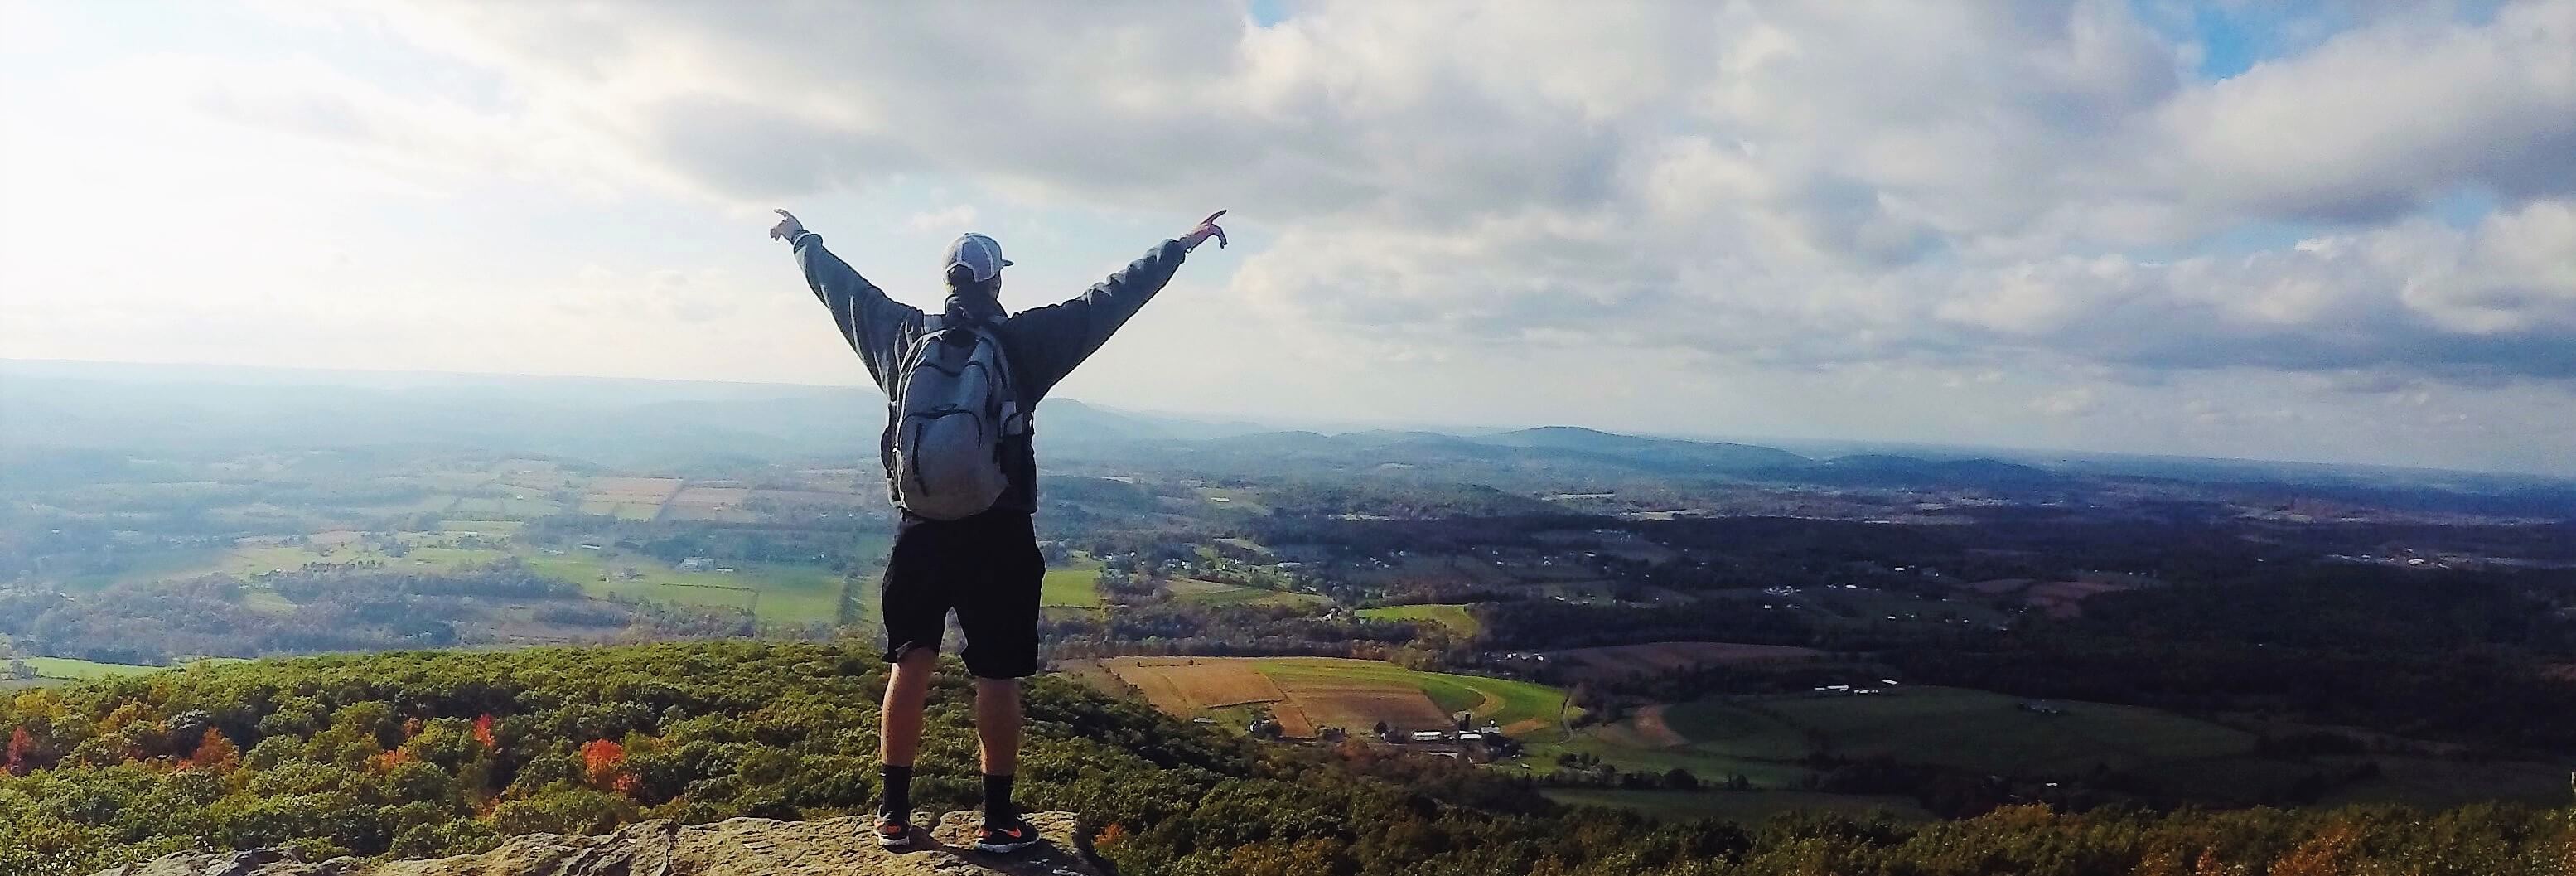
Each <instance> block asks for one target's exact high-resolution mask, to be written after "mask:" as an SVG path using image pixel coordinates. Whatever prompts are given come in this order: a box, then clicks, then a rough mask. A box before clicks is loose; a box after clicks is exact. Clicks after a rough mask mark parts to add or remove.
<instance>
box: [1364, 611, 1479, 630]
mask: <svg viewBox="0 0 2576 876" xmlns="http://www.w3.org/2000/svg"><path fill="white" fill-rule="evenodd" d="M1360 616H1361V617H1364V618H1368V619H1370V620H1388V621H1428V622H1430V623H1435V624H1439V625H1441V626H1444V627H1448V628H1449V629H1450V631H1452V632H1455V633H1457V634H1459V635H1462V636H1473V635H1475V634H1476V633H1477V632H1478V631H1481V630H1483V629H1484V625H1483V624H1479V623H1477V622H1476V616H1475V615H1474V614H1472V613H1470V612H1468V611H1467V606H1465V605H1459V604H1439V603H1434V604H1430V605H1390V606H1386V607H1384V608H1363V609H1360Z"/></svg>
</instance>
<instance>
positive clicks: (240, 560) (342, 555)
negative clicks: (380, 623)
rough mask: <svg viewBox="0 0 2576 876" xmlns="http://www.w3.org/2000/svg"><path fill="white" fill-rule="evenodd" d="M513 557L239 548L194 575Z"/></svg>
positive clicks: (440, 564)
mask: <svg viewBox="0 0 2576 876" xmlns="http://www.w3.org/2000/svg"><path fill="white" fill-rule="evenodd" d="M509 555H510V553H509V552H508V551H503V550H495V549H491V548H412V549H411V550H409V551H408V552H406V553H405V554H404V555H403V556H399V557H396V556H392V555H389V554H386V553H384V552H383V551H378V550H375V549H372V548H361V547H358V546H357V545H354V544H347V545H339V546H336V547H328V548H325V547H322V546H307V547H288V546H272V547H237V548H231V549H227V550H225V551H224V552H223V554H222V556H221V557H220V558H218V559H217V560H216V561H215V563H214V565H213V566H212V567H211V568H198V569H194V570H191V572H190V573H191V574H205V573H208V572H221V573H224V574H231V575H256V574H259V573H261V572H273V571H289V572H292V571H295V570H297V569H301V568H304V565H305V564H306V563H328V564H331V565H346V564H349V563H355V562H360V561H368V560H372V561H375V562H380V563H383V564H384V565H385V569H386V570H388V571H395V570H401V569H406V568H420V567H424V566H430V567H436V568H440V569H453V568H457V567H459V566H467V565H473V564H476V563H489V562H493V561H495V560H500V559H504V558H507V557H508V556H509ZM164 577H184V576H183V575H169V576H164Z"/></svg>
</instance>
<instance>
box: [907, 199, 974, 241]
mask: <svg viewBox="0 0 2576 876" xmlns="http://www.w3.org/2000/svg"><path fill="white" fill-rule="evenodd" d="M903 224H904V227H906V228H910V229H912V230H914V231H932V232H940V233H949V234H954V233H963V232H964V231H966V229H967V227H968V226H971V225H974V224H975V208H974V206H972V205H969V204H956V205H953V206H948V207H942V208H940V209H937V210H926V211H923V212H920V213H914V214H912V216H911V217H909V218H906V219H905V220H903Z"/></svg>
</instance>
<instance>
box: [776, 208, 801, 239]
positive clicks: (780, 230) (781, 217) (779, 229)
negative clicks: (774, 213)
mask: <svg viewBox="0 0 2576 876" xmlns="http://www.w3.org/2000/svg"><path fill="white" fill-rule="evenodd" d="M803 233H805V223H803V222H798V221H796V214H794V213H790V212H787V211H785V210H780V211H778V224H776V225H772V226H769V239H771V240H787V241H793V240H795V239H796V235H799V234H803Z"/></svg>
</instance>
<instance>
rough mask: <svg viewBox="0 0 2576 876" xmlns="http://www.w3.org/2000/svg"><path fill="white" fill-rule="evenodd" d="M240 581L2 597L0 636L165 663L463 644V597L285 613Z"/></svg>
mask: <svg viewBox="0 0 2576 876" xmlns="http://www.w3.org/2000/svg"><path fill="white" fill-rule="evenodd" d="M243 589H244V588H243V583H242V581H241V579H238V578H234V577H232V576H229V575H209V576H205V577H200V578H193V579H187V580H181V581H172V582H167V583H153V584H120V585H116V586H113V587H109V588H107V589H105V590H101V591H99V592H97V593H94V594H83V595H81V596H80V597H78V598H74V597H70V596H66V595H64V594H62V593H60V592H56V591H24V590H22V591H13V592H10V593H7V594H5V595H0V635H7V636H9V637H11V638H15V639H18V640H20V641H22V642H24V643H25V644H26V649H27V650H30V651H34V652H36V653H41V654H50V655H55V656H62V657H79V658H82V659H87V660H97V661H101V662H106V663H137V664H145V665H159V664H165V663H168V662H170V661H171V660H173V659H177V658H181V657H256V656H260V655H263V654H279V653H287V654H293V653H306V652H315V651H356V650H384V649H388V648H406V647H409V648H419V647H436V646H444V645H450V644H455V643H456V642H457V641H458V640H459V635H458V631H457V625H456V623H455V622H454V621H453V620H451V619H449V618H450V617H452V616H453V614H454V608H455V606H456V604H457V602H458V601H459V600H461V599H462V597H456V596H423V595H410V594H357V593H353V594H350V595H349V596H348V598H334V599H322V600H318V601H315V602H311V603H306V604H302V605H296V606H294V607H292V608H291V609H288V610H285V611H271V610H267V609H262V608H255V607H252V606H250V605H247V604H245V603H244V602H243Z"/></svg>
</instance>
